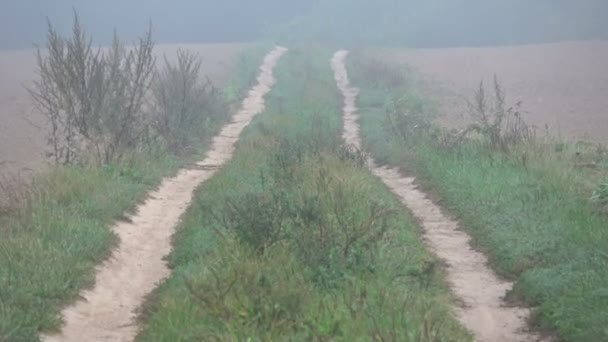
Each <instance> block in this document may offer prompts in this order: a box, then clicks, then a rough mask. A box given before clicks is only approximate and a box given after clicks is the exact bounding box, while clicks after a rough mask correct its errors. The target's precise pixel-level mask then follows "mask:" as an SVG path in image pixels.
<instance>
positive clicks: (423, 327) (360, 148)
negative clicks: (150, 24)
mask: <svg viewBox="0 0 608 342" xmlns="http://www.w3.org/2000/svg"><path fill="white" fill-rule="evenodd" d="M143 46H145V44H143V43H142V45H140V48H142V49H143ZM181 47H183V48H185V49H189V50H190V51H195V52H198V53H199V54H200V56H201V58H202V71H203V72H204V73H205V74H207V75H208V78H209V80H211V81H212V82H213V83H214V84H215V85H216V86H218V87H220V88H221V89H222V91H221V92H216V91H215V90H208V88H206V87H204V86H203V84H204V83H205V80H203V79H200V78H198V76H199V73H198V72H197V70H198V69H197V68H196V67H195V68H194V69H190V68H189V67H188V65H192V64H189V63H190V62H189V61H193V60H189V59H188V58H187V56H186V55H183V54H179V53H176V52H177V48H178V46H176V45H164V46H158V47H157V48H156V50H155V52H154V53H155V54H156V56H157V57H158V62H159V64H162V63H163V60H162V59H163V58H162V56H167V58H168V59H169V60H171V61H172V62H177V64H174V65H177V66H176V67H173V68H172V67H167V68H166V69H164V70H163V71H161V72H159V73H158V74H157V75H158V77H156V78H154V80H153V81H151V82H152V83H151V84H152V85H153V88H151V89H152V91H151V92H150V95H152V96H151V97H150V100H152V101H151V102H150V103H151V106H149V107H147V106H140V107H139V109H138V111H137V112H136V115H133V116H130V117H127V119H129V118H130V119H131V120H132V121H125V119H124V116H121V114H124V113H128V112H129V110H130V108H131V105H132V104H133V103H132V102H129V101H121V99H122V98H121V97H120V96H116V98H118V100H117V99H116V98H114V96H115V94H129V92H128V91H129V89H130V88H129V87H130V86H132V85H134V84H135V85H137V84H138V83H137V76H134V74H132V73H131V69H130V68H129V67H128V66H130V64H129V62H130V61H131V59H130V57H129V56H127V57H121V58H126V59H124V60H123V61H124V62H120V61H119V62H115V63H112V61H113V59H111V58H109V59H107V60H104V63H101V64H92V66H90V68H91V69H88V68H87V67H86V66H85V67H82V68H78V66H79V64H78V63H77V62H76V63H73V61H74V60H75V59H74V56H71V55H69V53H72V54H75V55H77V54H78V52H79V51H82V50H78V49H71V50H70V51H69V53H68V56H70V57H71V58H65V60H64V59H62V58H64V56H60V57H57V55H55V57H56V58H59V59H62V63H56V64H54V68H55V69H54V70H53V73H51V75H57V74H60V75H66V76H65V77H63V78H56V79H53V82H56V84H59V85H60V86H63V85H65V84H68V85H69V90H68V91H67V92H65V93H62V95H61V96H62V97H61V98H60V99H59V100H57V101H58V103H59V104H58V105H57V106H60V107H61V110H64V111H66V112H65V113H63V114H64V115H65V116H66V118H67V119H64V120H65V122H67V124H66V125H69V124H70V123H71V122H72V121H70V120H73V122H77V121H78V120H80V119H81V118H82V117H84V119H85V120H88V121H86V122H85V124H84V125H83V126H85V128H87V129H86V130H85V129H82V127H83V126H74V127H77V128H78V129H82V130H81V131H79V132H78V134H80V135H79V137H81V138H83V139H87V140H86V142H89V143H92V144H94V145H86V146H88V147H90V146H93V147H94V148H95V149H92V148H91V149H78V148H77V149H75V152H74V153H75V157H74V159H71V160H69V158H68V161H71V163H66V164H67V165H56V166H48V167H44V163H43V160H44V157H43V152H44V150H45V141H44V133H43V131H44V125H45V120H44V119H43V118H42V117H41V116H40V115H39V114H37V112H36V110H35V109H34V107H33V106H32V101H31V99H30V97H29V96H28V93H27V91H26V89H25V88H24V87H23V85H24V84H28V83H30V82H31V81H32V80H33V79H34V78H35V77H36V74H35V68H34V67H35V64H36V63H35V58H34V54H33V52H34V51H33V50H21V51H5V52H0V72H1V74H2V75H3V77H4V78H3V80H2V81H1V82H0V83H1V84H0V114H1V115H2V120H1V121H0V128H1V135H0V176H1V177H12V176H13V175H15V174H16V175H18V176H22V177H25V178H29V179H32V182H31V186H30V187H27V189H28V190H29V191H27V192H23V193H19V194H20V196H21V197H14V199H15V200H14V201H11V200H9V201H5V202H6V203H7V204H11V205H5V206H4V207H1V206H0V209H2V211H0V341H3V340H10V341H13V340H25V341H29V340H32V341H36V340H39V339H42V340H45V341H82V340H86V341H89V340H100V339H102V338H110V339H116V340H125V341H132V340H137V341H169V340H170V341H192V340H196V341H198V340H281V339H285V338H290V339H293V340H315V341H351V340H373V341H385V340H394V341H397V340H398V341H429V342H430V341H452V340H454V341H469V340H476V341H552V340H553V338H554V337H555V339H556V340H564V341H602V340H606V339H608V329H606V326H608V311H607V310H606V309H605V308H606V307H608V295H607V291H608V289H607V287H606V284H608V250H606V246H608V232H607V231H606V229H605V227H606V225H607V224H608V183H606V179H608V178H607V177H608V149H606V148H605V147H603V146H602V145H601V144H595V145H594V144H587V143H580V142H579V141H581V140H583V141H589V142H598V143H606V142H608V140H606V138H605V137H604V136H605V135H606V134H605V133H607V132H608V118H606V117H604V116H605V115H604V114H605V112H606V110H605V108H606V107H608V100H607V99H606V98H605V97H604V94H603V93H604V92H605V91H606V90H607V88H608V76H607V75H605V72H601V71H602V70H604V69H605V68H606V67H608V58H607V57H608V42H606V43H604V42H588V43H562V44H550V45H535V46H517V47H516V46H512V47H493V48H459V49H437V50H403V49H401V50H397V49H393V50H390V49H381V50H378V49H375V50H370V49H364V50H353V51H346V50H340V51H338V52H336V51H335V48H333V47H328V46H320V45H304V44H301V45H297V44H295V45H293V46H289V47H280V46H275V47H274V48H272V49H271V48H270V47H269V46H265V45H263V44H251V45H243V44H216V45H184V46H181ZM142 49H140V50H138V51H142ZM50 51H51V52H52V51H57V50H50ZM114 51H118V50H114ZM264 54H266V57H264V58H263V55H264ZM116 56H120V54H119V53H117V54H116ZM141 56H142V55H141V54H140V55H138V57H141ZM147 56H149V55H147ZM176 56H177V57H178V58H175V57H176ZM184 56H186V57H184ZM332 56H333V57H332ZM141 58H142V59H146V58H145V56H144V57H141ZM84 60H85V61H91V59H88V60H87V59H84ZM105 61H110V62H108V63H106V62H105ZM260 62H261V63H260ZM91 63H94V59H93V62H91ZM121 63H124V65H127V67H126V68H125V69H120V66H121V65H123V64H121ZM192 63H193V64H194V65H196V62H192ZM117 65H118V66H119V67H116V66H117ZM74 66H76V67H74ZM93 67H97V68H101V70H104V71H107V73H104V74H103V75H108V77H107V79H106V78H101V79H102V81H101V82H100V83H95V81H99V78H95V77H96V76H97V74H93V75H92V76H91V75H86V73H85V75H84V76H82V75H80V74H79V71H80V70H94V69H92V68H93ZM103 68H108V69H103ZM115 68H118V69H115ZM74 69H80V70H76V71H74ZM56 70H59V71H58V72H56ZM66 70H67V71H66ZM116 70H119V72H118V73H117V72H115V71H116ZM137 70H139V69H137ZM149 70H152V69H149ZM47 75H48V74H47ZM116 75H120V76H116ZM122 75H125V77H121V76H122ZM494 75H497V76H498V78H499V80H500V84H501V85H502V87H503V88H504V91H505V93H506V96H507V101H506V102H505V103H503V102H502V101H501V100H500V98H501V97H500V91H498V90H496V89H497V88H500V87H496V88H492V77H493V76H494ZM104 77H105V76H104ZM112 77H115V78H112ZM130 77H133V78H130ZM142 77H146V76H142ZM114 80H117V81H116V82H115V83H113V82H112V81H114ZM123 80H126V82H124V83H122V82H123ZM481 80H483V81H484V82H485V84H486V86H489V88H486V90H487V93H485V95H484V96H485V97H483V98H482V95H480V94H482V92H479V93H478V100H479V101H478V102H475V103H477V104H479V107H478V114H479V115H478V116H477V117H469V116H468V115H467V114H466V113H467V110H469V111H470V110H471V108H468V107H467V106H466V104H467V103H466V101H467V99H468V100H472V99H473V97H474V93H475V90H476V89H479V88H478V86H479V82H480V81H481ZM98 84H102V85H105V86H106V87H107V88H104V90H106V91H102V92H95V90H96V89H93V91H91V88H94V87H95V86H96V85H98ZM125 84H126V85H125ZM120 86H122V87H120ZM81 87H85V88H87V89H85V90H86V92H80V91H79V89H80V88H81ZM124 89H127V90H124ZM145 89H147V88H145ZM494 91H496V92H497V93H498V95H496V94H495V93H494ZM82 94H84V96H81V97H82V98H78V96H80V95H82ZM91 94H92V95H91ZM141 94H146V93H145V92H142V93H141ZM494 95H496V98H498V100H494V98H493V96H494ZM96 96H97V97H96ZM141 97H142V98H146V96H145V95H141ZM74 98H76V99H77V100H75V101H80V102H77V104H76V106H79V107H78V109H82V108H85V110H80V113H77V114H74V113H73V112H74V110H72V111H70V110H71V109H72V108H74V105H73V102H71V101H74V100H73V99H74ZM83 98H84V99H83ZM91 99H93V100H95V99H101V100H100V101H97V102H94V103H93V105H92V106H98V107H95V108H94V109H96V110H90V111H87V110H86V108H90V107H91V101H90V100H91ZM131 101H132V99H131ZM153 101H155V102H153ZM519 101H521V102H522V103H523V110H524V112H525V113H524V114H525V117H524V119H525V120H526V121H527V122H529V123H531V124H533V125H534V126H535V127H537V132H538V134H543V132H544V131H547V132H549V134H552V135H554V136H557V137H561V138H563V140H553V139H543V138H539V137H538V134H537V135H534V134H531V133H530V130H529V127H528V126H527V125H526V124H524V123H522V121H521V120H520V119H519V116H518V114H513V113H512V112H510V111H509V110H506V108H508V107H509V106H511V105H513V104H515V103H517V102H519ZM70 105H72V107H70ZM480 113H481V114H480ZM435 114H438V115H439V119H438V120H439V121H438V122H439V125H438V124H437V122H436V121H435V119H436V116H435ZM69 115H73V116H72V117H70V116H69ZM144 115H149V117H148V118H149V120H141V119H140V118H141V117H143V116H144ZM74 117H75V119H74ZM503 119H504V121H501V120H503ZM77 123H78V122H77ZM108 123H113V124H114V125H109V124H108ZM129 124H130V125H129ZM471 124H472V125H471ZM465 126H467V127H468V128H467V129H466V130H464V131H461V132H457V131H454V130H450V129H449V128H463V127H465ZM89 127H93V128H92V129H88V128H89ZM125 127H127V129H124V128H125ZM139 128H141V130H139ZM446 128H448V129H446ZM124 131H131V132H135V134H136V135H135V136H136V138H134V139H133V140H131V143H129V141H127V142H126V143H124V145H118V144H117V145H115V146H118V147H117V148H121V146H122V148H123V150H121V151H119V152H122V153H123V154H122V155H120V157H119V158H108V157H107V156H108V154H107V151H110V152H113V151H114V150H112V149H109V150H104V152H105V154H100V148H104V147H106V148H107V147H108V146H113V145H112V144H105V143H106V141H107V140H110V142H113V141H115V140H118V141H119V142H120V141H121V140H120V139H119V138H121V137H122V135H120V134H117V133H122V132H124ZM91 132H93V133H91ZM112 134H115V135H112ZM68 136H69V132H68ZM107 136H109V137H110V139H107ZM66 140H67V142H68V143H71V142H72V140H70V139H68V138H66ZM69 146H71V145H68V147H69ZM69 151H70V150H69V148H68V155H69ZM78 154H80V156H81V157H82V159H79V158H78V157H77V156H78ZM203 155H204V156H205V158H204V160H203ZM110 156H112V154H110ZM96 158H97V159H96ZM64 160H65V159H64ZM38 173H39V174H38ZM31 174H34V177H31V178H30V176H31ZM2 182H4V184H6V183H7V182H8V183H10V179H9V180H6V179H3V178H0V185H3V183H2ZM154 189H157V190H154ZM0 190H3V188H2V187H0ZM5 193H7V194H9V192H5ZM1 194H2V192H0V195H1ZM8 197H10V196H7V198H8ZM0 199H2V198H0ZM12 202H14V203H12ZM80 299H82V300H80Z"/></svg>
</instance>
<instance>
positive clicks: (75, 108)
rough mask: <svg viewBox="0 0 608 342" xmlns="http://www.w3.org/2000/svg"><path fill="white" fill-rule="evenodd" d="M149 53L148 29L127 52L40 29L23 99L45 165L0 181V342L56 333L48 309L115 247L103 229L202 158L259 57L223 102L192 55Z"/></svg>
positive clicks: (56, 322) (53, 311)
mask: <svg viewBox="0 0 608 342" xmlns="http://www.w3.org/2000/svg"><path fill="white" fill-rule="evenodd" d="M153 49H154V43H153V40H152V37H151V33H150V31H148V32H147V33H146V34H145V35H144V36H143V38H142V39H141V40H139V41H137V42H135V43H134V44H133V47H132V48H130V47H126V46H125V45H123V44H122V43H121V42H120V41H119V39H118V38H115V39H114V43H113V44H112V46H111V47H109V48H103V49H99V50H97V49H96V48H94V47H93V45H92V41H91V38H90V37H89V36H88V35H87V34H86V32H85V31H84V30H83V28H82V26H81V25H80V23H79V21H78V18H77V17H76V20H75V24H74V28H73V35H72V36H70V37H62V36H60V35H59V34H58V33H57V32H56V31H55V30H54V28H53V27H52V26H51V25H50V24H49V31H48V49H47V50H44V51H40V52H39V54H38V68H39V69H38V74H39V78H38V80H37V83H36V84H35V85H34V86H33V87H32V88H31V89H30V91H31V93H32V96H33V98H34V99H35V100H36V102H37V103H38V105H39V107H40V109H41V111H42V112H43V114H45V115H46V116H47V119H48V123H49V125H48V127H49V139H48V141H49V159H50V161H51V163H50V165H49V166H48V167H47V168H46V170H45V171H44V172H42V173H41V174H39V175H37V176H35V178H34V179H33V181H32V182H31V184H29V185H20V184H17V183H16V182H15V181H13V180H2V182H0V183H2V185H1V186H0V196H2V197H3V198H4V199H8V200H7V201H2V202H0V204H2V207H0V341H33V340H38V333H39V331H53V330H57V329H58V328H59V327H60V323H61V322H60V316H59V311H60V309H61V308H62V307H63V306H64V305H66V304H67V303H69V302H70V301H73V300H75V299H76V298H77V295H78V293H79V291H80V290H82V289H83V288H85V287H87V286H90V285H92V283H93V280H94V271H95V270H94V267H95V266H96V265H97V264H98V263H99V262H100V261H102V260H103V259H104V258H105V257H107V256H108V254H109V252H110V250H111V248H112V247H113V245H114V244H115V243H116V238H115V236H114V234H113V233H112V232H111V230H110V227H111V225H112V222H114V221H116V220H120V219H127V218H126V217H125V216H124V215H125V212H129V211H130V210H133V209H134V208H135V206H136V205H137V204H138V203H139V202H141V201H142V200H143V199H144V196H145V194H146V193H147V192H148V191H149V190H151V189H153V188H154V187H155V186H157V185H158V184H159V182H160V180H161V179H162V178H163V177H165V176H169V175H171V174H172V173H174V172H175V171H177V169H178V168H179V167H180V166H183V165H185V164H187V163H190V162H192V161H193V160H195V158H201V157H202V152H203V151H204V149H205V148H206V146H207V145H208V144H209V143H210V139H211V137H212V136H213V135H214V134H215V133H216V132H217V131H218V130H219V128H220V127H221V126H222V124H223V123H225V122H226V121H227V120H228V119H229V114H230V108H231V107H232V105H233V104H232V103H231V101H235V100H236V98H237V97H238V96H239V95H240V94H241V93H242V92H243V90H244V89H246V88H248V86H249V84H250V83H251V82H252V81H254V80H255V76H256V74H257V66H258V63H259V61H260V60H261V56H262V55H261V51H257V50H256V49H254V50H256V51H255V53H253V52H252V53H250V54H249V55H248V58H247V59H243V60H242V61H241V65H240V66H239V73H240V74H239V77H238V78H235V80H234V81H233V82H231V89H230V94H231V95H230V96H231V98H228V96H225V94H224V92H223V91H222V90H220V89H217V88H216V87H214V86H213V85H212V84H211V83H210V82H209V81H206V80H205V79H204V75H203V73H204V70H203V67H202V65H201V62H200V58H199V56H197V55H195V54H193V53H191V52H188V51H180V52H179V53H178V58H177V61H176V62H168V61H166V62H165V63H164V64H163V65H160V66H157V64H156V60H155V58H154V54H153Z"/></svg>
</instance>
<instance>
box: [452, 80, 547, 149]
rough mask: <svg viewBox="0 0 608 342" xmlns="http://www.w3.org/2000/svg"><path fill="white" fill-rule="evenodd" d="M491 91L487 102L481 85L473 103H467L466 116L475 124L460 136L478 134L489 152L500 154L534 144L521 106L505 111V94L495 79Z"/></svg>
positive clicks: (532, 133) (517, 105)
mask: <svg viewBox="0 0 608 342" xmlns="http://www.w3.org/2000/svg"><path fill="white" fill-rule="evenodd" d="M493 90H494V97H493V99H492V100H489V99H488V96H487V95H486V90H485V86H484V84H483V82H481V83H480V84H479V88H478V89H477V92H476V93H475V97H474V100H473V101H468V100H467V105H468V107H469V112H470V114H471V117H472V118H473V119H474V120H475V122H474V123H473V124H470V125H469V126H468V127H467V128H466V129H465V130H464V131H463V132H462V133H461V135H462V136H466V135H468V134H469V133H472V132H475V133H478V134H480V135H481V136H482V137H483V138H484V139H485V140H486V141H487V142H488V144H489V146H490V147H491V148H492V149H494V150H498V151H502V152H509V150H510V149H511V148H512V147H513V146H515V145H519V144H527V143H533V142H534V139H535V130H534V129H533V128H532V127H531V126H529V125H528V124H526V122H525V121H524V120H523V117H522V110H521V102H518V103H516V104H515V105H514V106H512V107H507V104H506V97H505V94H504V91H503V90H502V87H501V86H500V83H499V82H498V77H496V76H494V87H493Z"/></svg>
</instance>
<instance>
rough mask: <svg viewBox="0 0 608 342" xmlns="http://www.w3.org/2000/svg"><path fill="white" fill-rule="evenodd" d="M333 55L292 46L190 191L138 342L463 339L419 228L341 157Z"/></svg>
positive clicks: (355, 161)
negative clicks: (256, 112)
mask: <svg viewBox="0 0 608 342" xmlns="http://www.w3.org/2000/svg"><path fill="white" fill-rule="evenodd" d="M329 59H330V52H329V51H325V50H323V49H319V48H311V47H307V48H305V49H303V48H299V49H292V50H291V52H290V53H289V54H288V55H286V56H285V57H284V59H283V60H282V62H281V64H280V65H279V66H278V69H277V74H278V83H277V84H276V86H275V88H274V89H273V91H272V92H271V94H270V95H269V98H268V103H267V109H266V111H265V112H264V113H263V114H262V115H260V116H259V117H258V118H256V119H255V121H254V122H253V123H252V125H251V126H250V127H248V128H247V129H246V130H245V132H244V134H243V136H242V137H241V140H240V142H239V145H238V148H237V151H236V153H235V155H234V158H233V159H232V161H231V162H229V163H228V164H227V165H226V166H225V167H224V168H223V169H222V171H221V172H220V173H219V174H217V175H216V176H215V177H214V178H212V179H211V180H209V181H208V182H207V183H205V184H204V185H203V186H202V187H201V188H200V189H199V190H198V191H197V193H196V196H195V201H194V203H193V205H192V206H191V208H190V209H189V210H188V212H187V214H186V215H185V217H184V221H183V223H182V225H181V228H180V229H179V231H178V233H177V234H176V235H175V237H174V251H173V253H172V255H171V257H170V264H171V266H172V267H173V275H172V277H171V278H170V279H168V280H167V282H166V283H165V284H163V285H162V286H161V287H160V288H159V289H158V290H157V292H156V293H155V294H154V295H153V296H152V297H151V298H150V301H149V303H148V306H147V308H146V310H144V318H143V320H144V323H145V325H144V329H143V331H142V333H141V334H140V336H139V338H138V339H139V340H140V341H198V340H212V341H216V340H217V341H224V340H252V341H260V340H263V341H274V340H316V341H335V340H336V341H337V340H339V341H358V340H365V341H367V340H376V341H384V340H392V341H444V340H459V341H462V340H469V336H468V334H467V333H466V332H465V331H464V330H463V329H462V328H461V327H460V326H459V325H458V324H457V323H456V322H455V320H454V319H453V317H452V315H451V313H450V312H449V309H448V304H449V303H450V301H451V299H450V298H449V297H448V295H447V294H446V291H445V288H444V286H443V282H442V280H443V279H442V275H441V274H440V273H439V272H437V268H435V267H434V265H435V262H436V261H435V260H434V259H433V258H432V257H431V256H430V255H429V254H428V253H427V252H426V250H425V248H424V246H423V244H422V243H421V242H420V240H419V237H418V234H417V230H416V225H415V223H414V222H413V220H412V219H411V218H410V217H409V216H408V214H407V213H406V212H405V211H404V210H403V209H402V208H401V206H400V203H399V202H398V201H397V200H396V198H394V197H393V195H392V194H391V193H390V192H389V191H388V190H387V189H386V188H385V187H384V186H383V185H382V183H381V182H380V181H379V180H377V179H376V178H375V177H373V176H372V175H371V174H370V173H369V172H368V170H367V169H366V167H365V165H363V163H361V160H360V156H358V155H357V154H356V153H354V152H353V151H352V150H350V149H348V148H345V147H343V146H342V142H341V139H340V138H339V137H340V133H341V113H340V107H341V100H340V98H341V97H340V94H339V93H338V91H337V89H336V87H335V82H334V80H333V78H332V72H331V70H330V69H329V62H328V61H329Z"/></svg>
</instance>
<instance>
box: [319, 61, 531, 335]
mask: <svg viewBox="0 0 608 342" xmlns="http://www.w3.org/2000/svg"><path fill="white" fill-rule="evenodd" d="M347 55H348V52H347V51H339V52H337V53H336V54H335V55H334V58H333V59H332V61H331V64H332V69H333V70H334V72H335V78H336V82H337V84H338V88H339V89H340V91H341V92H342V94H343V96H344V108H343V113H344V116H343V118H344V135H343V138H344V140H345V142H346V143H347V144H351V145H354V146H356V147H359V148H360V147H361V138H360V135H359V125H358V123H357V120H358V116H357V106H356V100H357V95H358V93H359V91H358V89H356V88H353V87H351V86H350V82H349V79H348V73H347V71H346V67H345V59H346V57H347ZM368 166H369V168H370V169H371V171H372V172H373V173H374V175H376V176H377V177H379V178H380V179H382V181H383V182H384V183H385V184H386V186H387V187H388V188H389V189H390V190H391V191H392V192H393V193H395V195H397V196H398V197H399V199H400V200H401V201H402V203H403V204H404V205H405V206H406V207H407V208H408V209H409V210H410V211H411V212H412V213H413V215H414V216H415V217H416V219H418V220H419V221H420V222H421V225H422V228H423V231H424V234H423V239H424V241H425V243H426V244H427V246H428V247H429V249H430V250H431V251H433V252H434V253H435V255H436V256H437V257H438V258H440V259H441V260H442V261H443V262H444V263H445V265H446V274H447V280H448V282H449V285H450V288H451V290H452V292H453V293H454V295H455V296H456V297H457V298H458V299H459V301H460V303H462V305H459V306H458V307H455V311H456V313H457V315H458V318H459V319H460V321H461V323H462V324H463V325H464V326H465V327H466V328H467V329H469V330H470V332H471V333H472V334H473V336H474V337H475V340H476V341H483V342H497V341H500V342H515V341H518V342H519V341H522V342H523V341H537V340H540V338H539V337H538V336H535V335H534V334H532V333H530V332H527V321H528V318H529V315H530V312H529V310H528V309H526V308H520V307H515V306H509V305H507V303H506V302H505V300H504V297H505V295H506V294H507V292H508V291H510V290H511V288H512V287H513V284H512V283H510V282H507V281H504V280H501V279H500V278H499V277H498V276H497V275H496V274H495V273H494V272H493V271H492V269H491V268H490V267H489V266H488V260H487V258H486V257H485V255H484V254H482V253H480V252H478V251H475V250H474V249H473V248H472V247H471V244H470V240H471V239H470V237H469V236H468V235H467V233H465V232H464V231H462V230H461V229H460V228H459V224H458V222H456V221H454V220H452V219H450V218H449V217H448V216H446V215H445V214H443V212H442V210H441V208H440V207H439V206H437V205H436V204H435V203H433V202H432V201H431V200H430V199H429V198H428V196H427V195H426V194H425V193H424V192H423V191H421V190H419V189H418V187H417V186H416V183H415V178H412V177H404V176H402V175H401V174H400V172H399V170H397V169H391V168H388V167H379V166H377V164H376V163H375V162H374V160H373V159H371V158H370V159H369V160H368Z"/></svg>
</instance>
